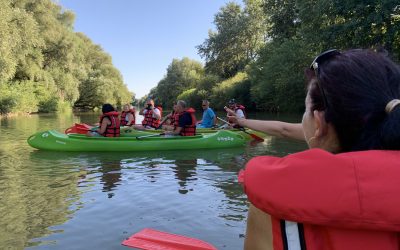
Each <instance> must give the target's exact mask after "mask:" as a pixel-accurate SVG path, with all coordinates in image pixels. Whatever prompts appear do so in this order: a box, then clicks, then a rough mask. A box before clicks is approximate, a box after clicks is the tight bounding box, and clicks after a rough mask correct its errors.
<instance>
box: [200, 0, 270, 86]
mask: <svg viewBox="0 0 400 250" xmlns="http://www.w3.org/2000/svg"><path fill="white" fill-rule="evenodd" d="M261 3H262V1H261V0H247V1H245V4H246V7H245V9H244V10H242V9H241V7H240V5H238V4H236V3H233V2H230V3H228V4H227V5H226V6H224V7H222V8H221V9H220V12H218V13H217V14H216V15H215V18H214V24H215V26H216V29H217V30H216V31H209V34H208V36H209V37H208V38H207V39H206V40H205V41H204V42H203V43H202V44H201V45H199V46H197V49H198V53H199V55H200V56H201V57H202V58H204V59H205V61H206V65H205V69H206V71H207V73H211V74H216V75H219V76H221V77H223V78H225V79H227V78H229V77H232V76H234V75H235V74H236V73H238V72H239V71H243V70H244V68H245V67H246V65H248V64H249V63H250V62H251V61H252V60H254V59H255V58H256V57H257V55H258V51H259V49H260V48H261V47H262V45H263V43H264V40H265V38H266V30H267V25H266V23H265V15H264V13H263V11H262V4H261Z"/></svg>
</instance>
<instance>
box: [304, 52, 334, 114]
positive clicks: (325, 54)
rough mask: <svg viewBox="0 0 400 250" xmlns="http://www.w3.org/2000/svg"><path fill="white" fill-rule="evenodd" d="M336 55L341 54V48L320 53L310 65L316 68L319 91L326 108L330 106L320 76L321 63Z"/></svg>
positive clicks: (311, 67) (313, 68)
mask: <svg viewBox="0 0 400 250" xmlns="http://www.w3.org/2000/svg"><path fill="white" fill-rule="evenodd" d="M336 55H340V51H339V50H337V49H331V50H327V51H325V52H322V53H321V54H319V55H318V56H317V57H316V58H315V59H314V60H313V62H312V63H311V65H310V69H312V70H314V73H315V77H316V78H317V86H318V88H319V91H320V92H321V94H322V99H323V102H324V106H325V108H328V99H327V98H326V95H325V91H324V89H323V88H322V85H321V81H320V78H319V73H320V68H321V67H320V65H321V64H323V63H324V62H327V61H328V60H330V59H332V58H333V57H335V56H336Z"/></svg>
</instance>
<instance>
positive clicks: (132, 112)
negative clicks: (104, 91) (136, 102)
mask: <svg viewBox="0 0 400 250" xmlns="http://www.w3.org/2000/svg"><path fill="white" fill-rule="evenodd" d="M128 113H131V114H132V115H133V121H132V122H131V125H130V126H133V125H135V121H136V116H135V109H130V110H129V111H128V112H125V111H122V112H121V120H120V124H121V126H126V124H128V122H127V121H126V115H127V114H128Z"/></svg>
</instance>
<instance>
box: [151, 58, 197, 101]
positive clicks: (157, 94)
mask: <svg viewBox="0 0 400 250" xmlns="http://www.w3.org/2000/svg"><path fill="white" fill-rule="evenodd" d="M203 78H204V69H203V65H201V63H199V62H197V61H194V60H190V59H189V58H183V59H182V60H178V59H173V61H172V63H171V64H170V65H169V66H168V68H167V74H166V76H165V77H164V78H163V79H162V80H161V81H160V82H159V83H158V85H157V87H156V88H155V89H153V90H152V91H150V94H149V97H152V98H153V99H154V100H155V102H156V103H158V104H160V105H162V106H163V107H172V103H173V102H174V101H175V100H176V98H177V96H178V95H179V94H180V93H182V92H183V91H185V90H187V89H190V88H194V87H196V86H197V85H198V84H199V83H200V82H201V81H202V79H203Z"/></svg>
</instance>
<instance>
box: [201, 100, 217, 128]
mask: <svg viewBox="0 0 400 250" xmlns="http://www.w3.org/2000/svg"><path fill="white" fill-rule="evenodd" d="M201 107H202V108H203V118H202V119H201V120H200V121H198V122H197V128H212V127H214V126H215V124H216V123H217V116H216V115H215V113H214V111H213V110H212V109H211V108H210V102H209V101H208V100H203V101H202V103H201Z"/></svg>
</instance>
